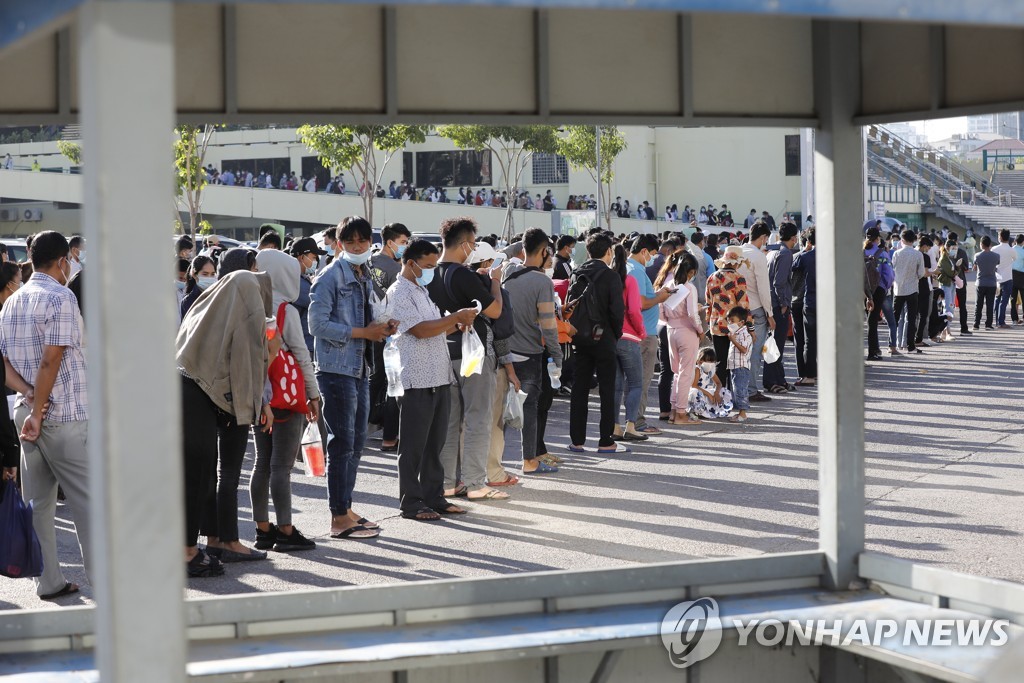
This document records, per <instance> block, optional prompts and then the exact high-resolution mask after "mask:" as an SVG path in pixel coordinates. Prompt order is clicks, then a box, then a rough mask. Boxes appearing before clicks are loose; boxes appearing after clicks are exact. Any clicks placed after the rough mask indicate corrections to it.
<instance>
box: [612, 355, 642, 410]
mask: <svg viewBox="0 0 1024 683" xmlns="http://www.w3.org/2000/svg"><path fill="white" fill-rule="evenodd" d="M615 356H616V358H618V360H619V371H618V372H617V373H615V419H616V420H618V417H619V406H620V405H622V393H623V390H622V377H623V375H625V377H626V391H625V393H626V422H636V418H637V413H638V412H639V411H640V393H641V392H642V391H643V373H644V359H643V353H642V352H641V350H640V342H635V341H630V340H629V339H625V338H623V339H619V341H618V343H617V344H616V346H615Z"/></svg>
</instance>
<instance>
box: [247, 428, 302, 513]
mask: <svg viewBox="0 0 1024 683" xmlns="http://www.w3.org/2000/svg"><path fill="white" fill-rule="evenodd" d="M284 414H285V411H275V415H284ZM285 417H286V419H284V420H282V421H279V420H277V419H275V420H274V431H272V432H271V433H270V434H267V433H266V432H264V431H263V430H262V429H260V428H259V426H258V425H253V428H252V434H253V440H254V441H255V443H256V461H255V462H254V463H253V467H252V477H250V479H249V500H250V502H252V519H253V521H254V522H269V521H270V508H269V504H268V500H267V493H268V492H269V494H270V497H271V498H272V499H273V500H274V514H275V516H276V518H277V525H278V526H291V523H292V467H294V466H295V455H296V454H297V453H298V452H299V446H300V442H301V441H302V432H303V431H304V430H305V429H306V424H307V422H306V416H305V415H301V414H299V413H291V414H290V415H286V416H285Z"/></svg>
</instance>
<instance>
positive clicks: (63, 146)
mask: <svg viewBox="0 0 1024 683" xmlns="http://www.w3.org/2000/svg"><path fill="white" fill-rule="evenodd" d="M57 149H59V150H60V153H61V154H63V155H64V158H65V159H67V160H68V161H70V162H71V163H72V164H74V165H75V166H80V165H81V164H82V146H81V145H80V144H78V143H77V142H70V141H68V140H58V141H57Z"/></svg>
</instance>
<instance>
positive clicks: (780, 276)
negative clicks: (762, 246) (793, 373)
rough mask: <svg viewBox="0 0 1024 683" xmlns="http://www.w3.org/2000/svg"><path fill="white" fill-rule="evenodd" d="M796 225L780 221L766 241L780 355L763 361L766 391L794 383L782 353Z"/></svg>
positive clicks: (779, 390) (786, 332) (781, 389)
mask: <svg viewBox="0 0 1024 683" xmlns="http://www.w3.org/2000/svg"><path fill="white" fill-rule="evenodd" d="M799 232H800V231H799V228H797V227H796V225H795V224H793V223H783V224H782V226H781V227H780V228H779V241H778V243H776V244H770V245H768V279H769V281H770V282H771V290H772V317H773V318H775V330H774V331H773V332H772V335H773V336H774V337H775V345H776V346H778V347H779V359H778V360H777V361H775V362H774V363H765V365H764V387H765V391H768V392H770V393H773V394H782V393H785V392H787V391H794V390H795V389H796V387H794V386H793V385H792V384H790V383H788V382H787V381H786V369H785V367H784V366H783V364H782V356H783V353H784V352H785V348H786V337H788V336H789V304H790V301H791V300H792V298H793V285H792V283H791V282H790V278H791V275H792V273H793V250H794V249H796V248H797V243H798V239H799V238H798V235H799Z"/></svg>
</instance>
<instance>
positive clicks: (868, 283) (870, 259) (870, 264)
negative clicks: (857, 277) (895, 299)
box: [864, 255, 882, 295]
mask: <svg viewBox="0 0 1024 683" xmlns="http://www.w3.org/2000/svg"><path fill="white" fill-rule="evenodd" d="M878 268H879V263H878V257H877V256H867V255H865V256H864V284H865V287H866V291H869V292H871V293H872V295H873V294H874V291H875V290H876V289H877V288H878V283H879V282H881V280H882V276H881V275H880V274H879V272H878Z"/></svg>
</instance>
